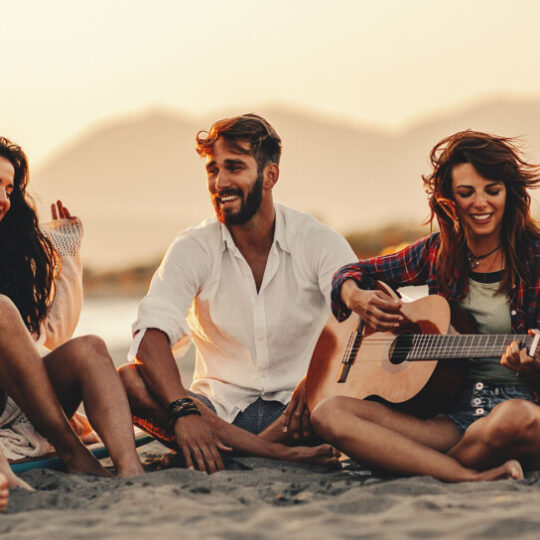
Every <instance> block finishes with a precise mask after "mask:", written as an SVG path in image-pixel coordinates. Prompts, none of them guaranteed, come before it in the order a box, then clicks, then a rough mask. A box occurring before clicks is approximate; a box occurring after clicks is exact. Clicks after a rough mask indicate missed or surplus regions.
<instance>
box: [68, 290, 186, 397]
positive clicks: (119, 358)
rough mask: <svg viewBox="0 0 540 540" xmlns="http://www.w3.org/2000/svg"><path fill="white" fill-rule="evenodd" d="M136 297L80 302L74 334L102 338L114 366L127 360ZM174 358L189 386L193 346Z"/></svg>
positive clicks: (137, 299)
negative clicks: (79, 313)
mask: <svg viewBox="0 0 540 540" xmlns="http://www.w3.org/2000/svg"><path fill="white" fill-rule="evenodd" d="M139 302H140V299H139V298H123V297H119V298H87V299H85V301H84V303H83V308H82V311H81V316H80V319H79V324H78V325H77V328H76V330H75V333H74V336H84V335H87V334H94V335H97V336H100V337H101V338H103V340H104V341H105V343H106V344H107V348H108V349H109V352H110V354H111V357H112V359H113V361H114V364H115V365H116V366H120V365H122V364H125V363H126V362H127V352H128V349H129V346H130V344H131V324H132V323H133V321H135V318H136V317H137V306H138V305H139ZM176 362H177V364H178V367H179V369H180V373H181V374H182V381H183V383H184V386H186V387H187V386H189V385H190V384H191V380H192V378H193V370H194V368H195V349H194V347H193V346H191V347H189V349H188V350H187V351H186V353H185V354H184V355H183V356H182V357H181V358H177V359H176Z"/></svg>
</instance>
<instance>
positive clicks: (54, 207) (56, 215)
mask: <svg viewBox="0 0 540 540" xmlns="http://www.w3.org/2000/svg"><path fill="white" fill-rule="evenodd" d="M51 216H52V218H53V220H56V219H69V218H71V217H72V216H71V214H70V213H69V210H68V209H67V208H66V207H65V206H64V205H63V204H62V201H60V200H58V201H56V202H55V203H52V204H51Z"/></svg>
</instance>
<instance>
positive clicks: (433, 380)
mask: <svg viewBox="0 0 540 540" xmlns="http://www.w3.org/2000/svg"><path fill="white" fill-rule="evenodd" d="M377 288H378V289H379V290H382V291H383V292H385V293H386V294H389V295H390V296H392V297H394V298H397V295H396V293H395V292H394V291H393V290H392V289H391V288H390V287H388V286H387V285H386V284H384V283H382V282H379V283H378V284H377ZM401 314H402V315H403V318H404V320H403V322H402V323H401V324H400V327H399V328H398V329H397V330H396V331H395V332H375V331H371V330H370V329H368V328H367V327H364V325H363V322H362V321H361V320H360V318H359V317H358V316H357V315H356V314H354V313H353V314H352V315H351V316H350V317H349V318H348V319H347V320H346V321H344V322H342V323H338V322H337V320H336V319H335V318H334V317H333V316H331V317H330V320H329V321H328V323H327V325H326V326H325V328H324V330H323V332H322V333H321V336H320V337H319V340H318V342H317V345H316V346H315V351H314V353H313V356H312V359H311V363H310V366H309V370H308V373H307V377H306V403H307V406H308V408H309V410H310V411H312V410H313V409H314V408H315V406H316V405H317V404H318V403H320V402H321V401H322V400H323V399H325V398H328V397H331V396H348V397H355V398H358V399H371V400H375V401H382V402H384V403H387V404H390V405H392V406H395V407H397V408H398V409H400V410H402V411H405V412H408V413H410V414H414V415H415V416H418V417H421V418H431V417H433V416H435V415H436V414H437V413H439V412H440V411H441V410H444V409H445V408H446V407H448V406H449V405H450V404H451V403H452V402H453V400H454V399H455V397H456V396H457V394H458V392H459V390H460V388H461V386H462V383H463V379H464V375H465V373H466V369H467V364H468V363H469V360H471V359H473V358H487V357H494V356H501V355H502V354H503V352H504V351H505V349H506V347H507V346H508V345H509V344H510V343H511V342H512V341H518V342H520V346H522V347H523V346H525V347H527V348H528V349H529V353H530V354H531V355H533V354H534V351H535V350H536V346H537V344H538V341H539V339H540V336H536V335H535V336H529V335H515V334H493V335H489V334H475V333H473V332H474V328H475V323H474V319H473V318H472V317H471V316H470V315H466V312H465V311H464V310H461V312H458V311H457V310H456V309H451V308H450V305H449V304H448V302H447V301H446V300H445V299H444V298H443V297H442V296H437V295H432V296H426V297H424V298H420V299H418V300H415V301H413V302H406V303H403V306H402V309H401ZM456 330H457V331H459V332H467V333H457V332H456Z"/></svg>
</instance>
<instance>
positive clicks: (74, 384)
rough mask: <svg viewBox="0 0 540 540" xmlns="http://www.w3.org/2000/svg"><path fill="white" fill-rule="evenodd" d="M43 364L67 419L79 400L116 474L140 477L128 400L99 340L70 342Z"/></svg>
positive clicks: (75, 340) (105, 348) (139, 464)
mask: <svg viewBox="0 0 540 540" xmlns="http://www.w3.org/2000/svg"><path fill="white" fill-rule="evenodd" d="M43 362H44V364H45V367H46V369H47V373H48V375H49V378H50V380H51V383H52V386H53V388H54V391H55V393H56V395H57V396H59V399H60V403H61V404H62V407H63V408H64V410H65V411H66V413H67V415H68V417H71V416H72V415H73V413H74V412H75V410H76V409H77V407H78V406H79V404H80V402H81V399H82V401H83V403H84V407H85V411H86V414H87V416H88V419H89V420H90V423H91V424H92V426H93V427H94V429H95V430H96V432H97V433H98V435H99V436H100V437H101V439H102V440H103V442H104V443H105V446H106V447H107V449H108V450H109V453H110V456H111V459H112V460H113V463H114V464H115V466H116V469H117V472H118V474H119V475H120V476H133V475H137V474H142V473H143V472H144V471H143V468H142V465H141V462H140V460H139V456H138V454H137V450H136V448H135V441H134V437H133V425H132V422H131V413H130V410H129V404H128V400H127V397H126V394H125V392H124V388H123V386H122V382H121V381H120V377H119V376H118V373H117V372H116V369H115V367H114V364H113V362H112V359H111V357H110V356H109V353H108V351H107V347H106V346H105V343H104V342H103V340H101V339H100V338H98V337H96V336H84V337H80V338H75V339H72V340H71V341H69V342H68V343H66V344H65V345H62V346H61V347H59V348H58V349H56V350H55V351H53V352H52V353H50V354H48V355H47V356H46V357H45V358H44V359H43Z"/></svg>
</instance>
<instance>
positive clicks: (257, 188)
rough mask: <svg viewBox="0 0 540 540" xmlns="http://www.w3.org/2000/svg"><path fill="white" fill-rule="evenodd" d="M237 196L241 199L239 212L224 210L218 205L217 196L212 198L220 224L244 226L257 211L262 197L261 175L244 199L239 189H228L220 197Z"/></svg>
mask: <svg viewBox="0 0 540 540" xmlns="http://www.w3.org/2000/svg"><path fill="white" fill-rule="evenodd" d="M225 194H226V195H238V196H239V197H240V198H241V199H242V204H241V206H240V210H238V211H236V212H234V211H232V210H230V209H227V210H224V209H223V208H221V205H220V203H219V196H218V195H217V194H215V195H214V196H213V197H212V203H213V204H214V209H215V211H216V216H217V218H218V221H219V222H220V223H223V224H225V225H244V224H246V223H247V222H248V221H249V220H250V219H251V218H252V217H253V216H254V215H255V214H256V213H257V212H258V210H259V208H260V207H261V203H262V196H263V177H262V174H260V173H259V174H258V175H257V180H255V183H254V184H253V186H251V189H250V190H249V192H248V194H247V195H246V197H245V199H244V198H243V194H242V191H241V190H239V189H228V190H226V191H224V192H222V193H220V195H225Z"/></svg>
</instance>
